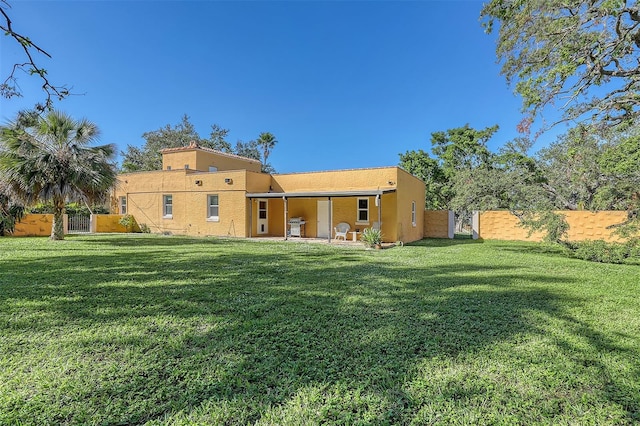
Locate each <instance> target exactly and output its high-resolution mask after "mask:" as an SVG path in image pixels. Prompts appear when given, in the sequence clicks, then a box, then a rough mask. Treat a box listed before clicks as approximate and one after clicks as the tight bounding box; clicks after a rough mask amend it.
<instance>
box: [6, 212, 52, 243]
mask: <svg viewBox="0 0 640 426" xmlns="http://www.w3.org/2000/svg"><path fill="white" fill-rule="evenodd" d="M52 225H53V215H52V214H34V213H30V214H27V215H25V216H24V217H23V218H22V220H21V221H20V222H18V223H16V228H15V231H14V232H13V236H14V237H32V236H33V237H48V236H49V235H51V226H52Z"/></svg>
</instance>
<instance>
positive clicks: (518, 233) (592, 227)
mask: <svg viewBox="0 0 640 426" xmlns="http://www.w3.org/2000/svg"><path fill="white" fill-rule="evenodd" d="M558 213H562V214H564V215H565V216H566V220H567V223H569V227H570V228H569V231H568V240H569V241H584V240H605V241H610V242H611V241H619V240H620V239H619V238H618V237H617V236H614V235H612V231H613V229H607V227H608V226H610V225H613V224H617V223H622V222H624V221H625V220H626V219H627V213H626V212H623V211H601V212H596V213H594V212H590V211H561V212H558ZM518 222H519V221H518V218H517V217H515V216H514V215H512V214H511V213H509V212H508V211H489V212H484V213H481V214H480V230H479V237H480V238H483V239H495V240H520V241H541V240H542V237H543V234H542V233H534V234H533V235H531V237H527V233H528V231H527V230H526V229H524V228H521V227H519V226H518Z"/></svg>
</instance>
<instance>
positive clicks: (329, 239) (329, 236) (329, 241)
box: [327, 197, 333, 244]
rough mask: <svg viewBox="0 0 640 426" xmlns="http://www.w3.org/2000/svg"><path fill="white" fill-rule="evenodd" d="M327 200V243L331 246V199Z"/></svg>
mask: <svg viewBox="0 0 640 426" xmlns="http://www.w3.org/2000/svg"><path fill="white" fill-rule="evenodd" d="M327 198H328V199H329V202H328V203H327V204H328V205H329V232H328V234H327V235H328V237H327V238H328V240H327V241H328V243H329V244H331V223H332V222H333V218H332V217H331V210H332V209H331V197H327Z"/></svg>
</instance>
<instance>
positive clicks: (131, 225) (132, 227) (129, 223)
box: [118, 214, 138, 232]
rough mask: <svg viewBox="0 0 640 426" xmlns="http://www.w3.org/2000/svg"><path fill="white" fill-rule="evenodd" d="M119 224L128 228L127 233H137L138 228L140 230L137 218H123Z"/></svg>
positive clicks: (130, 216) (127, 215)
mask: <svg viewBox="0 0 640 426" xmlns="http://www.w3.org/2000/svg"><path fill="white" fill-rule="evenodd" d="M118 223H119V224H120V225H122V226H124V227H125V228H127V232H136V228H138V224H137V222H136V218H135V217H133V216H132V215H130V214H125V215H124V216H122V217H121V218H120V220H119V221H118Z"/></svg>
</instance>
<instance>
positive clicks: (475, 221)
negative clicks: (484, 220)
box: [471, 210, 480, 240]
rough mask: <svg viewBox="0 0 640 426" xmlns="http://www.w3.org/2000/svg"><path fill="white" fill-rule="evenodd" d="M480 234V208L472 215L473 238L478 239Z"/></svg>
mask: <svg viewBox="0 0 640 426" xmlns="http://www.w3.org/2000/svg"><path fill="white" fill-rule="evenodd" d="M479 235H480V212H479V211H478V210H474V211H473V215H472V216H471V238H472V239H474V240H477V239H478V236H479Z"/></svg>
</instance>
